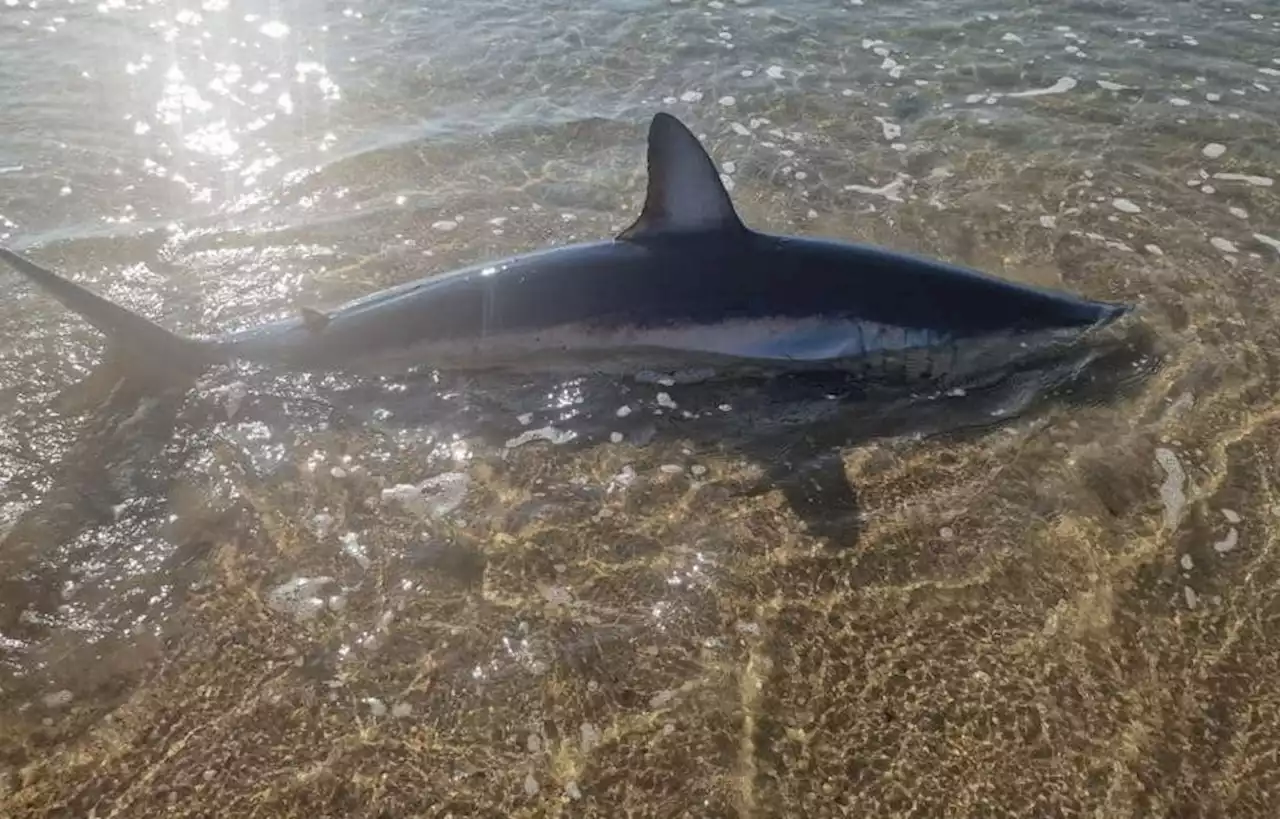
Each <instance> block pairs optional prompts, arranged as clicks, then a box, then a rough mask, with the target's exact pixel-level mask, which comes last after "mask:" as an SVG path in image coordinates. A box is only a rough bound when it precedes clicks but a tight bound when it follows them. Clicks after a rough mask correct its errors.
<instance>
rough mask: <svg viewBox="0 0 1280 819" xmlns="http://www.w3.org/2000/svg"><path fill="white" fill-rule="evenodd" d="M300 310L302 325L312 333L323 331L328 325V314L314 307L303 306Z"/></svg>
mask: <svg viewBox="0 0 1280 819" xmlns="http://www.w3.org/2000/svg"><path fill="white" fill-rule="evenodd" d="M300 312H301V313H302V323H303V325H305V326H306V328H307V329H308V330H310V331H311V332H313V333H320V332H323V331H324V328H326V327H328V326H329V316H328V315H327V314H325V313H322V312H320V311H319V310H316V309H315V308H312V307H304V308H302V310H301V311H300Z"/></svg>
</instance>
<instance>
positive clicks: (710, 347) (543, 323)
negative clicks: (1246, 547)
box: [0, 112, 1133, 385]
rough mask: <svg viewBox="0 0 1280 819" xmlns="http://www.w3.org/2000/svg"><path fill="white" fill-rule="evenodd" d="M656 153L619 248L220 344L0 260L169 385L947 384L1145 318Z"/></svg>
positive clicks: (662, 138) (586, 246) (682, 136)
mask: <svg viewBox="0 0 1280 819" xmlns="http://www.w3.org/2000/svg"><path fill="white" fill-rule="evenodd" d="M647 149H648V150H647V170H648V179H647V189H646V192H645V200H644V204H643V207H642V209H641V211H640V214H639V216H638V218H636V219H635V221H634V222H633V223H632V224H630V226H629V227H627V228H626V229H625V230H623V231H622V232H621V233H619V234H617V235H616V236H613V237H611V238H608V239H603V240H599V241H594V242H588V243H580V244H573V245H566V246H558V247H550V248H544V249H540V250H536V251H532V252H528V253H523V254H520V255H515V256H511V257H509V258H505V259H500V260H492V261H485V262H481V263H477V264H474V265H471V266H468V267H465V268H463V269H458V270H454V271H450V272H444V273H436V274H431V275H427V276H425V277H423V278H420V279H418V280H416V281H410V282H407V283H405V284H401V285H398V286H394V287H391V288H388V289H385V290H382V291H379V292H375V293H372V294H370V295H367V296H364V297H361V298H357V299H355V300H353V301H350V302H347V303H345V304H342V305H339V306H336V307H334V308H332V309H327V310H320V309H314V308H303V309H301V310H299V311H298V314H297V315H294V316H291V317H288V318H284V319H281V320H275V321H271V322H265V323H260V324H257V325H253V326H250V327H248V328H245V329H240V330H236V331H232V332H228V333H225V334H222V335H216V336H212V337H193V336H184V335H179V334H177V333H175V332H172V331H170V330H168V329H166V328H165V327H163V326H161V325H160V324H157V323H155V322H153V321H151V320H150V319H148V318H146V317H144V316H142V315H140V314H138V313H135V312H133V311H130V310H128V309H127V308H124V307H122V306H120V305H118V304H116V303H114V302H112V301H110V300H108V299H106V298H103V297H102V296H99V295H97V294H96V293H94V292H92V291H91V290H89V289H88V288H86V287H84V286H81V285H79V284H77V283H76V282H74V281H73V280H72V279H71V278H69V277H67V276H64V275H60V274H58V273H55V272H53V271H52V270H49V269H46V268H44V267H42V266H40V265H38V264H36V263H35V262H34V261H32V260H31V259H29V258H27V257H26V256H23V255H19V254H18V253H16V252H14V251H12V250H9V249H5V248H0V259H3V260H4V261H6V262H7V263H8V264H9V265H10V266H12V267H13V268H14V269H16V270H17V271H18V272H19V273H21V274H23V275H25V276H26V277H27V278H29V279H30V280H31V281H32V282H34V283H35V284H36V285H37V286H38V287H39V288H41V289H43V290H44V291H46V292H47V293H48V294H49V295H52V296H53V297H54V298H56V299H57V300H59V301H61V302H62V304H63V305H64V306H65V307H66V308H68V309H70V310H72V311H74V312H75V313H78V314H79V315H80V316H81V317H82V318H83V319H84V320H86V321H87V322H88V323H89V324H91V325H92V326H93V327H95V328H96V329H97V330H98V331H100V332H101V333H102V334H104V335H105V336H106V337H107V339H108V345H109V347H110V346H113V347H114V348H115V350H116V351H117V352H122V353H124V355H123V358H124V360H126V361H127V362H129V364H130V366H132V367H135V368H149V369H151V370H154V371H163V372H169V373H173V372H178V373H195V372H203V371H204V370H206V369H208V368H210V367H212V366H214V365H217V364H219V363H232V362H236V361H244V362H253V363H257V364H261V365H265V366H266V367H268V368H283V369H284V370H288V371H310V372H317V371H327V372H333V371H339V372H350V373H383V374H385V373H389V372H401V371H405V370H411V369H416V368H421V367H427V368H430V369H433V370H437V371H464V372H480V371H484V372H490V373H492V372H498V373H532V372H539V373H554V374H556V375H573V374H575V373H582V374H591V375H628V374H629V375H636V374H638V373H655V372H658V373H661V372H667V373H690V372H694V373H698V374H699V376H698V377H699V378H716V377H721V376H725V377H734V376H742V375H766V376H768V375H770V374H776V373H784V372H790V373H795V372H838V373H843V374H849V375H852V376H854V377H856V378H858V379H861V380H864V381H866V382H868V383H893V384H903V383H906V384H912V385H918V384H921V383H928V384H939V385H944V384H954V383H960V382H962V381H963V380H964V379H966V378H971V377H974V376H975V374H977V373H981V372H983V371H986V370H990V369H991V368H998V367H1000V366H1002V365H1006V364H1008V363H1009V362H1010V361H1012V360H1015V359H1017V358H1019V357H1025V356H1027V355H1030V354H1033V353H1034V351H1037V350H1043V349H1045V348H1046V347H1052V346H1054V345H1061V344H1064V343H1070V342H1072V341H1074V340H1076V339H1078V338H1079V337H1080V336H1081V335H1082V334H1084V333H1087V332H1089V331H1090V330H1092V329H1094V328H1098V327H1101V326H1104V325H1107V324H1109V323H1111V322H1113V321H1115V320H1116V319H1117V318H1119V317H1121V316H1123V315H1125V314H1127V313H1129V312H1130V311H1131V310H1132V309H1133V307H1132V305H1129V304H1124V303H1116V302H1108V301H1098V300H1093V299H1089V298H1084V297H1080V296H1076V295H1073V294H1070V293H1067V292H1062V291H1058V290H1054V289H1046V288H1042V287H1036V286H1031V285H1027V284H1022V283H1018V282H1015V281H1012V280H1009V279H1007V278H1002V277H999V276H995V275H991V274H987V273H983V272H980V271H977V270H973V269H970V268H967V267H961V266H957V265H955V264H951V263H948V262H944V261H941V260H937V259H929V258H924V257H921V256H916V255H910V254H906V253H901V252H897V251H894V250H891V249H888V248H885V247H878V246H874V245H869V244H861V243H856V242H850V241H844V240H838V239H834V238H824V237H817V236H815V237H807V236H796V235H774V234H770V233H766V232H763V231H759V230H755V229H752V228H750V227H748V226H747V225H746V224H745V223H744V222H743V220H742V219H741V218H740V216H739V215H738V213H737V211H736V209H735V207H734V204H733V202H732V200H731V198H730V196H729V193H728V191H727V190H726V188H725V185H724V184H723V181H722V178H721V176H720V173H719V170H718V169H717V167H716V164H715V162H714V161H713V159H712V158H711V156H710V155H709V154H708V152H707V151H706V149H705V148H704V146H703V145H702V143H701V142H700V141H699V140H698V138H697V137H696V136H695V135H694V134H693V133H692V131H690V129H689V128H688V127H687V126H686V125H685V124H684V123H683V122H681V121H680V120H679V119H677V118H676V117H675V116H673V115H671V114H668V113H665V112H660V113H657V114H656V115H654V116H653V117H652V119H651V121H650V123H649V129H648V144H647Z"/></svg>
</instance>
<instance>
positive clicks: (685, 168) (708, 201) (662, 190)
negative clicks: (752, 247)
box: [618, 113, 746, 241]
mask: <svg viewBox="0 0 1280 819" xmlns="http://www.w3.org/2000/svg"><path fill="white" fill-rule="evenodd" d="M745 230H746V228H745V227H744V226H743V224H742V220H741V219H739V218H738V214H737V212H736V211H735V210H734V209H733V202H732V201H731V200H730V199H729V192H728V191H726V190H725V189H724V185H723V184H722V183H721V182H720V173H719V171H717V170H716V166H715V163H714V162H712V161H711V157H710V156H708V155H707V152H706V150H705V149H703V147H702V144H701V143H699V142H698V138H697V137H695V136H694V135H693V133H692V132H691V131H690V130H689V129H688V128H687V127H685V125H684V123H682V122H681V121H680V120H678V119H676V118H675V117H673V116H671V115H670V114H664V113H659V114H656V115H654V117H653V121H652V122H651V123H650V124H649V190H648V194H647V195H646V197H645V201H644V209H643V210H642V211H641V212H640V218H639V219H637V220H636V221H635V223H634V224H632V225H631V227H629V228H627V229H626V230H624V231H622V232H621V233H619V234H618V238H619V239H622V240H631V241H636V240H643V239H646V238H654V237H658V236H669V235H674V234H688V233H709V232H716V231H725V232H736V231H745Z"/></svg>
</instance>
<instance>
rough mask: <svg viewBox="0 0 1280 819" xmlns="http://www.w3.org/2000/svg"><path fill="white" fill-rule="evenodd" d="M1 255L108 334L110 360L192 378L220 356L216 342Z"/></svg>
mask: <svg viewBox="0 0 1280 819" xmlns="http://www.w3.org/2000/svg"><path fill="white" fill-rule="evenodd" d="M0 260H3V261H4V262H6V263H8V265H9V266H10V267H12V268H13V269H14V270H17V271H18V272H19V273H21V274H22V275H24V276H26V277H27V278H28V279H30V280H31V281H33V282H35V283H36V284H37V285H39V287H40V289H42V290H44V291H45V292H46V293H48V294H49V295H51V296H53V297H54V298H56V299H57V300H58V301H60V302H62V304H63V305H64V306H65V307H66V308H67V309H69V310H71V311H73V312H74V313H76V314H78V315H79V316H80V317H81V318H83V319H84V320H85V321H87V322H89V323H90V324H92V325H93V326H94V327H95V328H97V330H98V331H99V332H101V333H102V334H103V335H105V336H106V337H107V343H108V356H107V357H108V359H110V360H112V361H114V362H116V363H117V364H120V363H121V362H123V364H124V368H125V369H126V370H127V371H128V374H130V375H134V376H139V377H142V378H144V379H157V378H158V379H160V380H163V381H171V380H174V379H181V378H190V377H194V376H196V375H198V374H199V373H200V372H201V371H203V370H204V369H205V368H206V367H208V366H210V365H212V364H214V363H216V362H217V361H218V360H219V356H218V355H217V350H216V347H215V346H214V345H212V344H210V343H208V342H203V341H198V340H196V339H192V338H186V337H184V336H180V335H178V334H176V333H172V332H170V331H169V330H166V329H164V328H163V327H161V326H160V325H158V324H155V323H154V322H152V321H150V320H149V319H146V318H144V317H142V316H140V315H138V314H137V313H134V312H133V311H131V310H128V309H126V308H124V307H121V306H120V305H118V304H115V303H114V302H111V301H108V300H107V299H104V298H103V297H101V296H99V295H97V294H96V293H93V292H91V291H90V290H88V289H86V288H84V287H81V286H80V285H78V284H76V283H75V282H73V281H71V280H70V279H67V278H64V277H63V276H60V275H58V274H57V273H54V272H53V271H52V270H47V269H45V268H43V267H40V266H39V265H37V264H35V263H34V262H32V261H30V260H28V259H26V258H24V257H22V256H19V255H18V254H17V253H14V252H13V251H11V250H6V249H5V248H3V247H0Z"/></svg>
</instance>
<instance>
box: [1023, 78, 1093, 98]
mask: <svg viewBox="0 0 1280 819" xmlns="http://www.w3.org/2000/svg"><path fill="white" fill-rule="evenodd" d="M1079 84H1080V81H1079V80H1077V79H1076V78H1075V77H1061V78H1059V80H1058V81H1057V82H1055V83H1054V84H1053V85H1051V86H1049V87H1048V88H1035V89H1032V90H1030V91H1012V92H1010V93H1008V94H1005V96H1006V97H1042V96H1044V95H1046V94H1065V93H1067V92H1068V91H1070V90H1071V89H1073V88H1075V87H1076V86H1077V85H1079Z"/></svg>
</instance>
